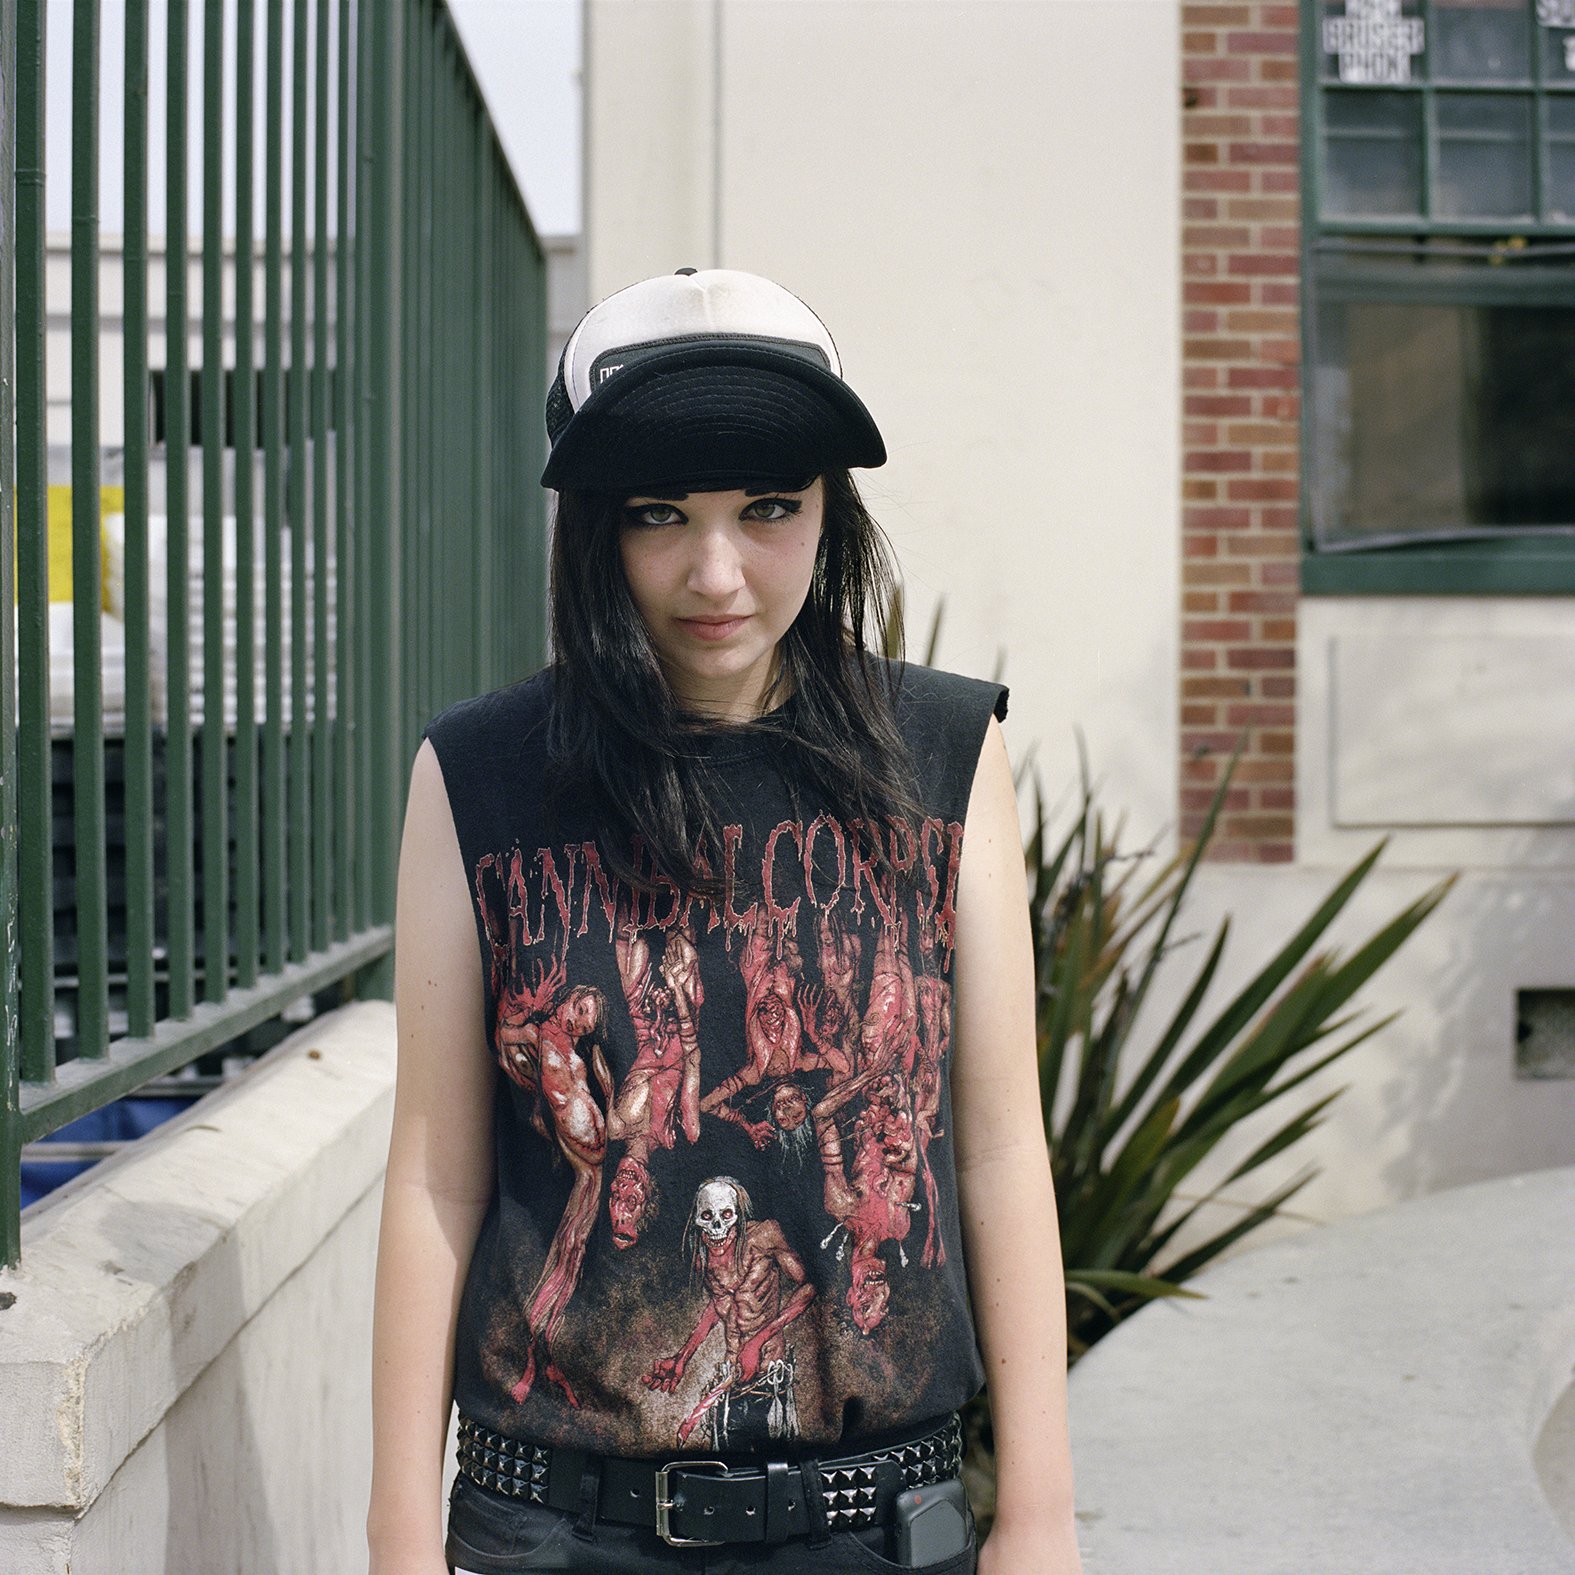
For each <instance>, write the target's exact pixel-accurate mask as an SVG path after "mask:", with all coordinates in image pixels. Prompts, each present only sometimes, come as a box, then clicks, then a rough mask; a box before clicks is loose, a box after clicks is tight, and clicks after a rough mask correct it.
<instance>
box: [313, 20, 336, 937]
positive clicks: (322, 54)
mask: <svg viewBox="0 0 1575 1575" xmlns="http://www.w3.org/2000/svg"><path fill="white" fill-rule="evenodd" d="M329 5H330V0H317V40H316V42H317V49H316V61H315V65H314V72H315V76H316V86H317V93H316V104H315V109H314V114H313V123H312V138H313V153H314V155H315V159H314V163H315V169H314V172H313V178H312V548H313V558H312V565H313V566H312V949H313V950H314V951H321V950H322V949H323V948H324V947H325V946H327V945H328V937H329V933H330V929H331V923H332V918H333V905H332V899H333V890H332V885H331V882H332V879H333V852H334V846H333V829H332V828H333V813H334V801H333V739H332V734H331V730H330V726H329V718H328V679H329V672H328V564H329V553H328V545H329V535H328V255H329V241H328V38H329V28H328V20H329ZM336 567H337V566H336Z"/></svg>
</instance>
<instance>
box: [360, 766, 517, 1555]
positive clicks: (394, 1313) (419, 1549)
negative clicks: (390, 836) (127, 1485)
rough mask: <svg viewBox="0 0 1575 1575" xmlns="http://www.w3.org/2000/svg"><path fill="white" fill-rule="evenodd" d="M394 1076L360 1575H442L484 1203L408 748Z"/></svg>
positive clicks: (470, 960) (469, 1055) (479, 1063)
mask: <svg viewBox="0 0 1575 1575" xmlns="http://www.w3.org/2000/svg"><path fill="white" fill-rule="evenodd" d="M394 999H395V1004H396V1007H397V1010H398V1016H399V1074H398V1079H397V1082H396V1084H395V1093H394V1128H393V1137H392V1140H391V1142H390V1144H389V1154H388V1177H387V1181H386V1183H385V1186H384V1191H383V1222H382V1232H381V1235H380V1237H379V1240H378V1251H377V1295H376V1304H375V1311H374V1315H373V1330H372V1503H371V1510H370V1513H369V1514H368V1517H367V1540H368V1542H369V1544H370V1547H371V1556H372V1562H371V1568H372V1575H396V1572H398V1575H446V1572H447V1569H448V1565H447V1563H446V1562H445V1560H444V1557H443V1508H442V1475H443V1446H444V1440H445V1437H446V1435H447V1432H448V1416H449V1405H450V1402H451V1398H452V1390H453V1379H454V1327H455V1322H456V1319H457V1317H458V1313H459V1296H460V1291H461V1289H462V1287H463V1285H464V1279H465V1271H466V1269H467V1268H468V1266H469V1264H470V1254H471V1250H472V1248H473V1247H474V1246H475V1242H476V1234H477V1232H478V1231H479V1230H480V1228H481V1221H482V1217H483V1215H484V1214H485V1212H486V1208H487V1203H488V1200H489V1198H490V1197H491V1192H492V1179H493V1153H492V1102H493V1087H494V1077H493V1067H492V1059H491V1055H490V1053H489V1051H488V1048H487V1042H486V1034H485V1030H484V1028H483V1024H482V980H481V958H480V953H479V951H478V948H477V945H476V930H475V921H474V919H473V918H472V914H471V904H470V894H469V888H468V886H467V883H466V879H465V870H464V867H463V863H462V861H461V858H460V852H459V843H458V839H457V838H456V836H455V833H454V819H453V815H452V813H451V812H450V810H449V802H448V794H447V791H446V790H445V788H444V785H443V775H442V772H441V770H440V768H439V766H438V762H437V756H436V755H435V754H434V753H433V750H432V746H431V744H423V745H422V746H421V751H420V753H419V754H418V755H417V756H416V764H415V769H414V771H413V772H412V773H411V779H410V800H409V804H408V806H407V808H406V811H405V835H404V842H403V844H402V846H401V849H400V856H399V914H398V942H397V949H396V953H395V962H394Z"/></svg>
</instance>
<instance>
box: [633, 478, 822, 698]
mask: <svg viewBox="0 0 1575 1575" xmlns="http://www.w3.org/2000/svg"><path fill="white" fill-rule="evenodd" d="M823 512H824V494H823V492H822V489H821V484H820V482H819V480H818V479H817V480H815V481H813V482H811V483H810V485H809V487H808V488H806V489H805V490H804V491H802V492H690V493H682V494H676V495H673V496H669V497H655V496H652V495H649V494H641V495H639V496H636V497H632V498H630V499H629V501H628V502H627V503H626V504H625V505H624V513H623V532H622V536H621V538H620V550H621V553H622V557H623V572H624V577H625V578H626V579H627V581H628V583H629V593H630V595H631V596H633V598H634V604H635V606H636V607H637V608H639V610H640V616H641V617H642V618H643V619H644V620H645V626H646V628H647V629H648V630H649V631H650V634H651V642H652V644H653V645H655V647H656V654H657V657H658V659H659V660H660V662H661V664H662V671H663V672H664V673H665V674H666V675H667V681H668V683H669V684H671V685H672V688H673V693H674V694H675V695H676V696H677V697H678V700H679V702H680V703H681V704H682V705H683V706H684V707H685V708H686V709H688V710H691V711H698V712H703V713H704V714H706V715H707V716H714V717H719V718H724V719H726V720H729V721H745V720H747V719H749V718H750V717H754V716H758V715H759V714H760V708H761V702H762V699H763V697H764V695H765V692H766V689H767V687H768V685H769V684H770V682H771V678H772V675H773V673H774V671H775V667H776V649H777V642H778V641H779V640H780V639H781V638H782V636H783V635H784V634H786V633H787V631H788V627H789V626H790V625H791V624H792V622H793V620H794V619H795V618H796V617H798V613H799V609H800V608H801V607H802V606H803V605H804V599H805V597H807V596H808V595H809V585H810V580H811V578H812V577H813V574H814V570H815V554H816V552H817V550H818V548H819V545H820V529H821V519H822V515H823Z"/></svg>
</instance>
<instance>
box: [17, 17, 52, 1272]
mask: <svg viewBox="0 0 1575 1575" xmlns="http://www.w3.org/2000/svg"><path fill="white" fill-rule="evenodd" d="M44 3H45V0H17V5H16V83H15V92H16V562H17V653H16V655H17V706H16V722H17V800H18V805H17V818H18V833H19V836H18V850H17V907H18V911H19V916H20V924H19V929H20V934H21V947H22V966H21V983H20V996H21V999H20V1004H19V1007H18V1014H19V1018H20V1021H19V1025H18V1026H19V1029H20V1037H21V1076H22V1079H23V1080H24V1081H29V1082H48V1081H49V1079H51V1078H52V1077H53V1076H54V1075H55V925H54V868H53V865H54V854H53V849H52V847H51V841H52V835H53V824H52V822H53V804H52V788H51V785H50V758H49V757H50V751H49V491H48V468H47V463H46V453H45V447H44V436H45V406H44V401H45V386H44ZM11 1256H13V1257H14V1256H15V1254H14V1253H13V1254H12V1255H11Z"/></svg>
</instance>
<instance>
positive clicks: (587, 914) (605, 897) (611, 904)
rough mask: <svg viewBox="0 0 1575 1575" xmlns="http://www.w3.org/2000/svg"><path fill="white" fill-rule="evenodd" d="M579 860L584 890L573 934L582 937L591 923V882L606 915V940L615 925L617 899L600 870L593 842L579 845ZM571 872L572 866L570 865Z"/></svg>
mask: <svg viewBox="0 0 1575 1575" xmlns="http://www.w3.org/2000/svg"><path fill="white" fill-rule="evenodd" d="M579 854H580V859H581V861H582V864H583V868H584V870H585V890H584V892H583V894H582V895H581V899H580V927H579V929H577V930H576V931H575V932H574V933H575V934H576V935H583V934H584V933H585V927H586V925H588V924H589V923H590V921H591V882H592V881H594V882H595V883H596V895H597V896H598V897H599V898H600V899H601V904H602V912H603V913H605V914H606V915H607V939H608V940H609V941H610V940H611V939H612V938H613V927H614V925H615V924H616V923H617V916H618V899H617V897H616V896H615V895H614V893H613V890H612V887H611V886H610V885H609V884H608V882H607V872H606V870H604V869H603V868H602V858H601V854H600V853H598V852H597V851H596V844H595V843H594V842H582V843H580V845H579ZM570 871H571V873H572V871H573V865H572V864H571V865H570Z"/></svg>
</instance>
